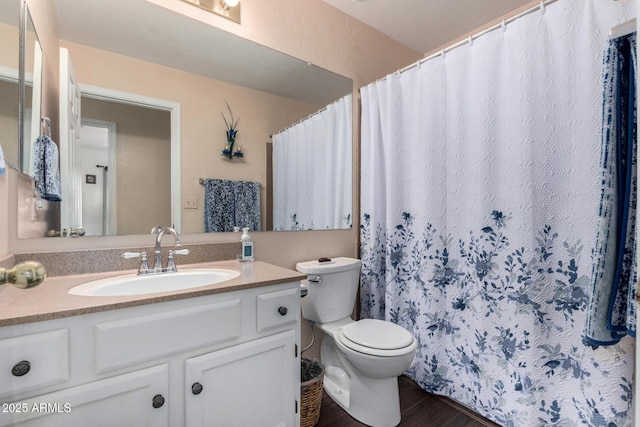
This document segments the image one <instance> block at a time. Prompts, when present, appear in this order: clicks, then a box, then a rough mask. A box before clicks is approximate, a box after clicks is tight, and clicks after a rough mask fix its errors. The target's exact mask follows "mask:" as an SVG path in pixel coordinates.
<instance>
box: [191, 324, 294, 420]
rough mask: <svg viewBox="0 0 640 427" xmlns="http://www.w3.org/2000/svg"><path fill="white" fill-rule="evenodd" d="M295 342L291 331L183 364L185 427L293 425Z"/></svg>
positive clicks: (196, 358)
mask: <svg viewBox="0 0 640 427" xmlns="http://www.w3.org/2000/svg"><path fill="white" fill-rule="evenodd" d="M295 344H296V338H295V331H293V330H292V331H287V332H283V333H280V334H277V335H272V336H269V337H266V338H261V339H258V340H255V341H251V342H248V343H244V344H240V345H237V346H234V347H230V348H226V349H224V350H220V351H215V352H212V353H209V354H205V355H203V356H199V357H194V358H192V359H189V360H187V361H186V371H185V374H186V378H185V379H186V382H185V386H186V387H187V390H186V396H185V419H186V426H188V427H195V426H220V427H223V426H224V427H234V426H237V427H252V426H253V427H273V426H295V425H296V424H297V420H298V415H297V413H296V412H297V405H298V403H297V400H298V396H299V392H300V390H299V387H300V364H299V358H298V356H297V354H295Z"/></svg>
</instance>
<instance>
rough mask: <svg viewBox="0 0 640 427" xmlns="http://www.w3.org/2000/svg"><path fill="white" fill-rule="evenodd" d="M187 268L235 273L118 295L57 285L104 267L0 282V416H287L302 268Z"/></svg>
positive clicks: (207, 420)
mask: <svg viewBox="0 0 640 427" xmlns="http://www.w3.org/2000/svg"><path fill="white" fill-rule="evenodd" d="M199 266H206V267H211V266H213V267H221V266H222V267H224V268H231V269H233V268H235V269H237V270H238V271H240V272H241V275H240V276H239V277H238V278H235V279H231V280H228V281H226V282H222V283H219V284H216V285H211V286H205V287H200V288H196V289H191V290H188V291H181V292H165V293H160V294H150V295H140V296H129V297H95V296H92V297H88V296H77V295H70V294H69V293H68V290H69V289H70V288H72V287H74V286H76V285H78V284H81V283H83V282H86V281H88V280H95V279H99V278H101V277H104V276H105V274H92V275H82V276H68V277H59V278H52V279H47V281H45V283H43V284H42V285H41V286H40V287H38V288H34V289H29V290H25V291H21V290H19V289H15V288H12V287H11V288H9V287H7V288H2V289H0V313H2V314H1V315H0V326H1V327H0V426H11V425H20V426H32V425H47V426H58V425H59V426H65V427H66V426H86V425H88V424H89V423H90V424H91V425H98V426H102V425H104V426H114V425H118V426H153V427H156V426H183V425H184V426H261V427H262V426H296V425H299V416H298V411H299V409H298V407H299V401H300V397H299V393H300V374H299V366H300V347H299V345H300V318H299V316H300V315H299V313H300V297H299V295H300V291H299V281H300V279H301V278H302V277H301V276H300V275H299V274H297V273H295V272H293V271H290V270H286V269H282V268H278V267H275V266H272V265H269V264H265V263H261V262H254V263H247V264H243V263H237V262H235V261H234V262H216V263H207V264H202V265H198V267H199ZM110 274H111V275H116V274H118V273H110ZM120 274H122V273H120ZM29 301H31V304H29ZM29 305H30V310H29Z"/></svg>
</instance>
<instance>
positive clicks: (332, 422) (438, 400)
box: [317, 376, 498, 427]
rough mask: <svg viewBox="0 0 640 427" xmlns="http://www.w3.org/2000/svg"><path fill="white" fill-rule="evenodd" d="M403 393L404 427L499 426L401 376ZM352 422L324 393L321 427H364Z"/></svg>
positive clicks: (319, 426) (401, 398) (402, 423)
mask: <svg viewBox="0 0 640 427" xmlns="http://www.w3.org/2000/svg"><path fill="white" fill-rule="evenodd" d="M398 388H399V390H400V411H401V413H402V420H401V421H400V424H399V426H401V427H494V426H498V424H495V423H493V422H491V421H489V420H487V419H485V418H483V417H481V416H480V415H478V414H476V413H475V412H473V411H471V410H469V409H467V408H465V407H464V406H462V405H460V404H458V403H456V402H454V401H452V400H450V399H447V398H446V397H442V396H436V395H433V394H429V393H427V392H425V391H424V390H422V389H421V388H420V387H419V386H418V385H417V384H416V383H415V382H414V381H413V380H411V379H410V378H408V377H405V376H401V377H400V378H399V379H398ZM364 425H365V424H362V423H360V422H358V421H356V420H355V419H353V418H351V416H350V415H349V414H347V413H346V412H345V411H344V410H343V409H342V408H341V407H339V406H338V404H336V403H335V402H334V401H333V400H331V398H330V397H329V396H328V395H327V393H326V392H325V393H324V394H323V397H322V407H321V408H320V421H319V422H318V425H317V426H318V427H358V426H364Z"/></svg>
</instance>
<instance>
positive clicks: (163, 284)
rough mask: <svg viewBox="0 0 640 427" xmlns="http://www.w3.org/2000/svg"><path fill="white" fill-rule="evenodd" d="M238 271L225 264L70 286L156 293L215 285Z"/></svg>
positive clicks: (91, 292)
mask: <svg viewBox="0 0 640 427" xmlns="http://www.w3.org/2000/svg"><path fill="white" fill-rule="evenodd" d="M239 275H240V273H239V272H237V271H235V270H228V269H225V268H201V269H191V270H182V271H178V272H175V273H161V274H153V275H147V276H145V275H141V276H138V275H137V274H127V275H124V276H116V277H109V278H106V279H100V280H94V281H93V282H87V283H83V284H82V285H78V286H75V287H73V288H71V289H69V293H70V294H72V295H84V296H105V297H113V296H124V295H144V294H154V293H156V292H168V291H181V290H185V289H191V288H197V287H200V286H207V285H214V284H216V283H220V282H224V281H226V280H231V279H233V278H235V277H238V276H239Z"/></svg>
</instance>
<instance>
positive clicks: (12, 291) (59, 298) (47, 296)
mask: <svg viewBox="0 0 640 427" xmlns="http://www.w3.org/2000/svg"><path fill="white" fill-rule="evenodd" d="M189 268H228V269H231V270H236V271H239V272H240V276H238V277H236V278H234V279H231V280H227V281H225V282H221V283H217V284H215V285H209V286H202V287H198V288H192V289H187V290H182V291H172V292H161V293H155V294H146V295H129V296H117V297H115V296H114V297H111V296H110V297H104V296H79V295H71V294H69V293H68V291H69V289H71V288H72V287H74V286H77V285H80V284H82V283H86V282H90V281H93V280H98V279H102V278H105V277H114V276H121V275H124V274H136V271H135V270H127V271H114V272H107V273H92V274H78V275H73V276H58V277H51V278H47V279H45V281H44V282H43V283H42V284H40V286H37V287H35V288H31V289H18V288H16V287H15V286H12V285H9V284H6V285H2V286H0V326H11V325H19V324H23V323H31V322H40V321H44V320H52V319H58V318H62V317H69V316H78V315H82V314H89V313H95V312H99V311H106V310H115V309H119V308H125V307H133V306H138V305H145V304H153V303H157V302H164V301H172V300H178V299H184V298H193V297H199V296H204V295H211V294H217V293H222V292H230V291H236V290H241V289H248V288H256V287H260V286H267V285H274V284H278V283H287V282H291V281H297V280H301V279H305V278H306V275H303V274H301V273H298V272H297V271H293V270H289V269H286V268H282V267H278V266H275V265H272V264H267V263H264V262H260V261H255V262H248V263H246V262H238V261H235V260H234V261H217V262H207V263H200V264H189V265H184V266H179V267H178V269H179V270H187V269H189ZM168 274H171V273H168Z"/></svg>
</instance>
